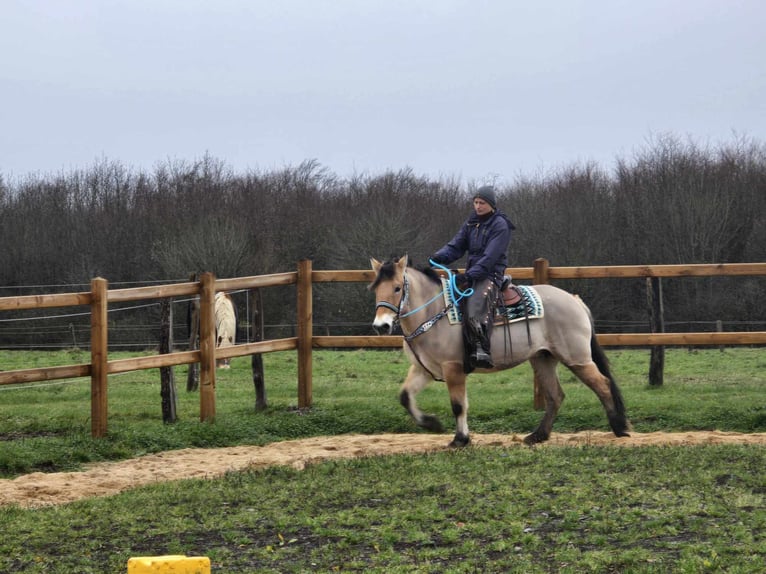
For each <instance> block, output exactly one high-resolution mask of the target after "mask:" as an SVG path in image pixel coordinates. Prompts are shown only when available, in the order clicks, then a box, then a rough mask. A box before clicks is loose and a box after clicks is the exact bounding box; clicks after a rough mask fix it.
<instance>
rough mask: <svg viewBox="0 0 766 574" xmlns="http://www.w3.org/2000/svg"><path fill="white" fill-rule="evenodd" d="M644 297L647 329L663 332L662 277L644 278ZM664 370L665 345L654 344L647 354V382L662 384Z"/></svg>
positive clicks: (657, 385)
mask: <svg viewBox="0 0 766 574" xmlns="http://www.w3.org/2000/svg"><path fill="white" fill-rule="evenodd" d="M646 299H647V303H648V304H649V305H648V306H649V329H650V330H651V332H652V333H664V332H665V309H664V306H663V304H662V279H661V278H660V277H647V278H646ZM664 370H665V347H663V346H662V345H655V346H653V347H652V350H651V353H650V356H649V384H650V385H651V386H653V387H659V386H662V383H663V381H664Z"/></svg>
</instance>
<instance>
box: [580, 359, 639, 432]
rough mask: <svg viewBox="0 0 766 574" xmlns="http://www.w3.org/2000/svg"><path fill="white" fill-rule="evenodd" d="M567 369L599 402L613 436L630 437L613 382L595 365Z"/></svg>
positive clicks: (622, 407) (617, 390)
mask: <svg viewBox="0 0 766 574" xmlns="http://www.w3.org/2000/svg"><path fill="white" fill-rule="evenodd" d="M569 369H570V370H571V371H572V372H573V373H574V374H575V375H577V377H578V378H579V379H580V380H581V381H582V382H583V383H585V384H586V385H587V386H588V387H589V388H590V389H591V390H592V391H593V392H594V393H596V396H597V397H598V398H599V400H600V401H601V404H602V405H603V406H604V410H605V411H606V416H607V418H608V419H609V426H611V427H612V432H614V434H615V436H630V435H629V434H628V431H629V430H630V424H629V423H628V419H627V418H626V416H625V406H624V405H623V402H622V395H621V394H620V389H619V388H617V385H616V384H615V382H614V380H613V379H611V378H610V377H607V376H605V375H604V374H603V373H602V372H601V371H600V370H599V369H598V367H597V366H596V364H595V363H592V362H591V363H586V364H585V365H575V366H570V367H569Z"/></svg>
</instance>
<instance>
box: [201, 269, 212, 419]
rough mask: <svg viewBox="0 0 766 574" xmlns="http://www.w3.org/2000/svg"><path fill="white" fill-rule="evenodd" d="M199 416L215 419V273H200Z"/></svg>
mask: <svg viewBox="0 0 766 574" xmlns="http://www.w3.org/2000/svg"><path fill="white" fill-rule="evenodd" d="M199 350H200V362H199V417H200V420H201V421H202V422H206V421H209V422H213V421H214V420H215V275H213V274H212V273H209V272H208V273H203V274H202V275H200V294H199Z"/></svg>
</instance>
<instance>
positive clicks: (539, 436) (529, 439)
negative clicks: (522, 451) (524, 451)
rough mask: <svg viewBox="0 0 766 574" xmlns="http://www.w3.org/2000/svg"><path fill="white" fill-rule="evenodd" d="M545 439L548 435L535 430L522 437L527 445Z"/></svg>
mask: <svg viewBox="0 0 766 574" xmlns="http://www.w3.org/2000/svg"><path fill="white" fill-rule="evenodd" d="M546 440H548V435H546V434H544V433H541V432H539V431H535V432H533V433H532V434H529V435H527V436H526V437H524V444H525V445H527V446H534V445H536V444H539V443H541V442H545V441H546Z"/></svg>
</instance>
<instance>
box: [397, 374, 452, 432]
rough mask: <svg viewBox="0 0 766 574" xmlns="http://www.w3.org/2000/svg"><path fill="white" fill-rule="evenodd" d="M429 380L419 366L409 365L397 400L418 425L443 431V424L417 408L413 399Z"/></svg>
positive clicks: (428, 376) (427, 375)
mask: <svg viewBox="0 0 766 574" xmlns="http://www.w3.org/2000/svg"><path fill="white" fill-rule="evenodd" d="M430 382H431V376H430V375H429V374H428V373H426V372H425V371H424V370H423V369H421V368H420V367H417V366H415V365H411V366H410V370H409V371H408V372H407V378H406V379H404V384H403V385H402V389H401V391H399V402H401V403H402V406H403V407H404V408H405V409H407V412H408V413H410V416H411V417H412V419H413V420H414V421H415V424H417V425H418V426H419V427H423V428H424V429H427V430H430V431H433V432H444V426H443V425H442V423H441V422H440V421H439V419H437V418H436V417H435V416H434V415H429V414H425V413H424V412H423V411H421V410H420V409H419V408H418V404H417V402H416V401H415V397H416V396H417V394H418V393H419V392H420V391H422V390H423V389H424V388H426V386H427V385H428V383H430Z"/></svg>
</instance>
